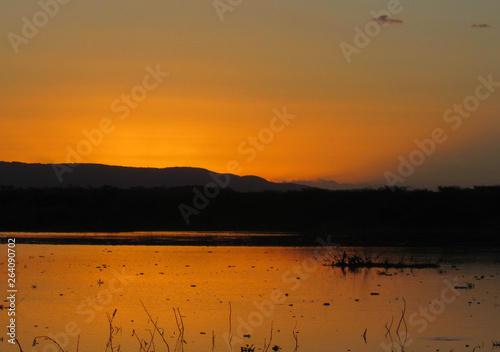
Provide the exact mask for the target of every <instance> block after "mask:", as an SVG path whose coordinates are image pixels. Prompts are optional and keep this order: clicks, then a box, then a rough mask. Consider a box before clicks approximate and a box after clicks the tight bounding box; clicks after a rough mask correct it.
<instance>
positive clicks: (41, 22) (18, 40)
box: [7, 0, 70, 54]
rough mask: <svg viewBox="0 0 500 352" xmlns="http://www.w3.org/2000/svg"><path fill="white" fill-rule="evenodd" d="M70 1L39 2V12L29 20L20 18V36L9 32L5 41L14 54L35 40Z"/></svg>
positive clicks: (46, 0)
mask: <svg viewBox="0 0 500 352" xmlns="http://www.w3.org/2000/svg"><path fill="white" fill-rule="evenodd" d="M69 2H70V0H39V1H38V6H39V7H40V11H37V12H35V13H34V14H33V15H32V16H31V18H28V17H22V18H21V22H22V25H21V30H20V31H19V33H20V34H17V33H14V32H9V33H8V34H7V39H9V42H10V45H11V46H12V49H13V50H14V53H16V54H18V53H19V47H20V46H21V45H26V44H28V43H29V42H30V40H31V39H33V38H35V37H36V36H37V34H38V32H39V31H40V30H41V29H42V28H44V27H45V26H47V24H49V22H50V19H51V18H54V17H55V16H57V14H58V13H59V12H60V11H61V5H67V4H68V3H69Z"/></svg>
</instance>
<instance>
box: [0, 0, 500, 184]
mask: <svg viewBox="0 0 500 352" xmlns="http://www.w3.org/2000/svg"><path fill="white" fill-rule="evenodd" d="M43 1H46V2H50V1H51V0H43ZM43 1H42V2H43ZM222 2H226V1H225V0H222ZM387 6H388V1H378V0H377V1H365V2H354V3H353V2H352V1H348V0H342V1H331V0H330V1H326V0H316V1H298V0H275V1H270V0H266V1H264V0H243V1H242V2H241V4H240V5H239V6H236V7H235V8H234V9H233V11H232V12H226V13H224V20H223V21H221V20H220V18H219V16H218V15H217V13H216V11H215V9H214V6H213V3H212V0H176V1H168V0H164V1H159V0H158V1H138V0H137V1H135V0H130V1H117V0H108V1H96V0H85V1H83V0H80V1H78V0H72V1H69V3H68V4H66V5H60V9H59V12H58V13H57V14H56V15H55V16H54V17H53V18H50V19H49V21H48V23H47V25H46V26H45V27H42V28H40V29H39V31H38V33H37V34H36V35H35V36H34V37H33V38H30V39H28V43H27V44H21V45H20V46H19V52H18V53H17V54H16V53H15V52H14V50H13V47H12V45H11V42H10V40H9V37H8V35H9V33H11V32H12V33H16V34H18V35H22V33H21V30H22V27H23V21H22V18H23V17H27V18H28V19H32V18H33V15H34V14H35V13H36V12H37V11H40V5H39V4H38V2H36V1H26V0H22V1H21V0H19V1H3V2H2V3H1V4H0V13H1V21H0V33H1V34H2V35H3V39H2V40H1V41H0V57H1V65H0V82H1V85H0V90H1V94H0V127H1V128H0V153H1V154H0V160H3V161H21V162H40V163H52V162H57V163H63V162H66V161H67V158H66V157H67V146H70V147H71V148H76V146H77V144H78V143H79V142H80V141H82V140H84V139H86V137H85V136H84V135H83V134H82V130H92V129H94V128H98V127H99V123H100V121H102V120H103V119H105V118H109V119H111V120H112V121H113V125H114V127H115V129H114V131H113V132H111V133H109V134H105V135H104V138H103V141H102V143H100V144H98V145H96V146H95V147H93V150H92V153H90V155H88V156H85V157H84V158H83V162H86V163H103V164H111V165H125V166H145V167H170V166H195V167H203V168H207V169H210V170H213V171H217V172H226V171H227V170H226V165H227V162H228V161H229V160H236V161H238V162H239V164H240V166H241V168H242V170H241V172H240V174H242V175H244V174H255V175H259V176H262V177H265V178H267V179H269V180H273V181H283V180H286V181H291V180H305V179H316V178H323V179H330V180H336V181H338V182H348V183H358V182H363V183H370V184H384V183H385V182H386V181H385V178H384V173H385V172H386V171H390V172H393V173H397V168H398V163H399V161H398V156H400V155H402V156H403V157H405V158H407V157H408V155H409V154H410V153H411V152H412V151H413V150H414V149H415V148H416V145H415V143H414V140H415V139H420V140H422V139H425V138H429V137H430V136H431V132H432V130H434V129H435V128H442V129H443V130H444V131H445V132H446V134H447V135H448V139H447V141H446V142H445V143H443V144H440V145H438V146H437V149H436V152H435V153H433V154H432V155H430V156H429V157H427V158H426V160H425V162H424V163H423V165H421V166H419V167H417V168H416V170H415V172H414V173H413V174H412V175H411V176H409V177H408V178H407V179H405V182H404V184H402V185H407V186H409V185H414V186H419V187H434V186H436V185H438V184H441V185H462V186H469V185H473V184H498V183H500V158H499V155H500V139H499V138H498V136H499V135H500V87H499V88H497V89H498V91H496V92H494V93H492V95H491V97H490V98H489V99H487V100H485V101H481V103H480V106H479V109H478V110H477V111H475V112H473V113H472V114H471V116H470V117H469V118H468V119H466V120H464V121H463V124H462V126H461V127H460V128H458V129H456V130H453V129H452V128H451V127H452V124H451V123H447V122H445V121H444V120H443V113H444V112H445V111H446V110H447V109H449V108H450V107H453V104H461V103H462V102H463V100H464V99H465V98H466V97H467V96H469V95H471V94H474V92H475V88H476V86H477V85H478V84H479V81H478V77H479V76H484V77H488V76H489V75H492V77H493V79H494V80H495V81H500V65H499V63H500V20H499V18H498V15H499V14H500V2H499V1H493V0H478V1H469V0H461V1H458V0H457V1H455V0H454V1H452V0H443V1H431V0H421V1H402V2H401V6H402V11H401V12H400V13H398V14H396V15H394V16H393V19H398V20H401V21H403V23H402V24H391V25H388V26H385V27H383V28H382V30H381V32H380V34H379V35H378V36H375V37H373V38H372V39H371V41H370V43H369V44H368V45H367V46H366V47H365V48H363V49H361V52H360V53H358V54H353V55H352V56H351V59H352V61H351V63H348V62H347V61H346V59H345V57H344V55H343V54H342V51H341V49H340V44H341V43H342V42H345V43H348V44H350V45H354V37H355V34H356V33H355V30H354V28H355V27H360V28H364V27H365V25H366V24H367V23H370V20H371V19H372V18H373V16H372V15H371V14H370V11H372V10H375V11H380V10H383V9H386V8H387ZM372 24H374V22H372ZM473 24H487V25H489V27H488V28H471V26H472V25H473ZM157 65H159V66H160V67H161V69H162V70H163V71H165V72H169V73H170V75H169V76H168V77H167V78H165V79H164V81H163V82H162V83H161V84H160V85H159V86H158V87H157V88H156V89H154V90H152V91H149V92H148V95H147V98H146V99H145V100H144V101H142V102H140V103H139V105H138V107H137V108H135V109H132V110H131V111H130V114H129V116H128V117H127V118H126V119H124V120H120V118H119V116H120V114H117V113H116V112H113V111H112V110H111V108H110V106H111V104H112V103H113V101H115V100H116V99H120V97H121V96H122V95H123V94H130V92H131V90H132V89H133V88H134V87H135V86H137V85H140V84H142V81H143V78H144V76H145V75H146V74H147V72H146V67H148V66H151V67H156V66H157ZM284 106H286V107H287V110H288V112H289V113H290V114H294V115H297V116H296V118H295V119H294V120H293V121H292V122H291V123H290V124H289V125H288V126H287V127H286V128H285V129H284V130H283V131H281V132H278V133H276V134H275V135H274V139H273V140H272V142H271V143H269V144H268V145H266V147H265V149H264V150H262V151H259V152H258V154H257V156H256V157H255V159H254V160H252V161H250V162H248V161H247V160H246V158H247V156H245V155H242V154H241V153H239V152H238V146H239V145H240V144H241V143H243V142H244V141H246V140H247V138H248V137H249V136H251V135H257V134H258V132H259V131H261V130H262V129H263V128H266V127H268V126H269V122H270V120H271V119H272V118H273V109H279V110H281V109H282V108H283V107H284Z"/></svg>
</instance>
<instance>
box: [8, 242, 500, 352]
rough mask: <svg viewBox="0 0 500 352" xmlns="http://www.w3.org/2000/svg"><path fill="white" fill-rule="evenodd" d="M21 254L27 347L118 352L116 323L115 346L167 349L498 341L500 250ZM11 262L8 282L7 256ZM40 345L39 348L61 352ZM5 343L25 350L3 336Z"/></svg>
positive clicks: (94, 249)
mask: <svg viewBox="0 0 500 352" xmlns="http://www.w3.org/2000/svg"><path fill="white" fill-rule="evenodd" d="M4 249H5V248H4V246H2V247H1V248H0V250H4ZM17 249H18V257H17V259H18V278H19V284H18V289H19V307H18V320H17V321H18V323H19V325H18V329H19V330H18V339H19V342H20V343H21V345H22V346H23V349H24V350H25V351H31V349H32V347H31V345H32V342H33V339H34V338H35V337H36V336H48V337H50V338H53V339H54V340H56V341H58V342H59V344H60V345H61V347H63V349H64V350H68V351H76V350H77V346H78V350H79V351H105V350H106V346H107V345H108V350H110V349H109V346H110V331H111V332H112V334H111V336H112V340H111V343H112V346H113V348H114V350H115V351H116V350H117V348H118V346H120V350H121V351H140V350H141V346H142V350H144V349H145V348H146V349H147V348H148V347H149V348H150V350H153V349H155V350H157V351H166V350H167V345H166V344H168V345H169V348H170V350H172V351H173V350H176V346H177V348H178V349H181V348H183V349H184V351H210V350H212V349H213V350H214V351H228V350H229V347H230V346H231V345H232V346H233V350H234V351H238V352H240V351H241V347H244V348H246V345H247V344H248V346H249V347H250V346H252V345H254V347H256V348H257V349H256V350H259V349H263V348H264V346H265V345H264V341H265V343H266V346H268V350H269V351H272V348H273V347H275V346H276V348H278V347H279V348H281V349H282V351H293V350H295V348H296V347H297V346H298V349H297V350H298V351H317V352H323V351H325V352H326V351H332V350H334V351H348V350H351V351H384V350H391V349H395V348H396V347H395V346H396V345H395V344H394V343H397V342H399V341H406V344H407V350H409V351H411V350H415V351H426V350H428V351H435V350H437V349H440V350H441V351H450V350H454V351H471V350H472V349H473V348H474V346H476V345H480V346H483V344H484V348H485V349H486V348H488V349H489V345H491V341H492V340H498V339H500V336H499V335H498V326H500V324H499V323H500V321H499V319H500V318H499V317H500V314H499V299H498V296H499V293H500V291H499V289H500V285H499V284H500V280H499V274H498V272H499V271H500V264H499V263H498V259H497V256H496V253H495V252H492V251H477V250H476V251H475V252H474V251H473V250H470V249H468V250H467V251H468V252H465V251H463V250H451V251H450V250H446V251H442V250H439V251H437V250H430V249H401V248H370V249H366V248H365V249H361V248H350V249H346V250H349V251H371V253H383V255H384V256H389V257H390V258H399V257H400V256H402V255H403V256H405V257H407V258H410V257H412V258H413V259H412V260H413V261H426V260H427V261H428V260H430V261H437V260H439V259H441V258H442V259H443V260H442V263H441V266H440V267H439V268H437V269H435V268H429V269H418V270H416V269H413V270H410V269H377V268H371V269H367V268H356V269H350V268H337V267H331V266H324V265H323V264H328V263H329V261H330V260H331V257H328V256H326V255H325V254H324V253H322V254H318V253H317V251H316V252H315V249H314V248H301V247H287V248H284V247H257V248H256V247H199V246H190V247H182V246H82V245H65V246H57V245H18V247H17ZM332 253H333V252H332ZM329 255H331V253H330V254H329ZM471 258H472V259H471ZM325 259H326V260H325ZM0 268H1V269H2V273H3V274H2V275H3V277H6V276H5V273H6V265H5V262H4V263H3V264H2V265H1V266H0ZM468 283H472V284H474V286H473V287H471V288H469V287H468V286H467V284H468ZM463 285H465V286H466V288H455V287H459V286H463ZM403 299H404V300H403ZM141 302H142V303H141ZM405 302H406V303H405ZM405 304H406V307H405ZM143 305H144V306H143ZM403 310H404V319H402V315H403ZM1 313H5V312H1ZM1 315H2V324H3V323H4V321H5V319H6V314H1ZM111 318H112V319H111ZM110 319H111V324H110ZM110 326H111V327H112V329H111V330H110ZM398 327H399V329H398ZM388 330H389V331H388ZM271 335H272V337H271ZM38 342H39V344H38V345H37V346H36V347H35V350H36V351H56V350H57V349H55V347H54V344H53V343H52V342H51V341H49V340H47V339H39V340H38ZM391 342H392V344H391ZM0 346H1V347H0V349H1V350H2V351H18V348H17V347H13V346H9V345H8V344H7V342H6V341H5V339H4V341H2V342H0ZM146 346H148V347H146ZM150 346H151V347H150ZM395 350H396V349H395Z"/></svg>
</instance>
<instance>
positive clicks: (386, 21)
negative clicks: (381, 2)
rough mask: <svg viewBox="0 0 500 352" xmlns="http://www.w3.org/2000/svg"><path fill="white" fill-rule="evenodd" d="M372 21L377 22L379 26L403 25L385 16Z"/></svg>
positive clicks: (399, 21) (401, 22)
mask: <svg viewBox="0 0 500 352" xmlns="http://www.w3.org/2000/svg"><path fill="white" fill-rule="evenodd" d="M372 21H374V22H377V23H378V24H380V25H382V24H403V21H401V20H393V19H392V18H390V17H389V16H386V15H383V16H380V17H377V18H372Z"/></svg>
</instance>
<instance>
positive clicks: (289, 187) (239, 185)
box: [0, 161, 310, 192]
mask: <svg viewBox="0 0 500 352" xmlns="http://www.w3.org/2000/svg"><path fill="white" fill-rule="evenodd" d="M58 168H59V169H58ZM57 170H59V171H57ZM61 170H71V171H70V172H65V173H61ZM58 172H59V177H58ZM227 176H229V184H228V185H227V188H231V189H233V190H235V191H238V192H261V191H293V190H301V189H307V188H310V187H308V186H305V185H299V184H295V183H276V182H271V181H268V180H266V179H264V178H262V177H259V176H253V175H247V176H239V175H235V174H228V173H217V172H212V171H210V170H207V169H203V168H196V167H167V168H148V167H128V166H112V165H105V164H80V165H75V164H34V163H22V162H4V161H0V186H3V187H14V188H59V187H69V186H73V187H95V188H98V187H104V186H110V187H116V188H122V189H129V188H137V187H139V188H156V187H162V188H173V187H185V186H204V185H207V184H209V183H215V179H216V178H219V179H227ZM61 181H62V182H61Z"/></svg>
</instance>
